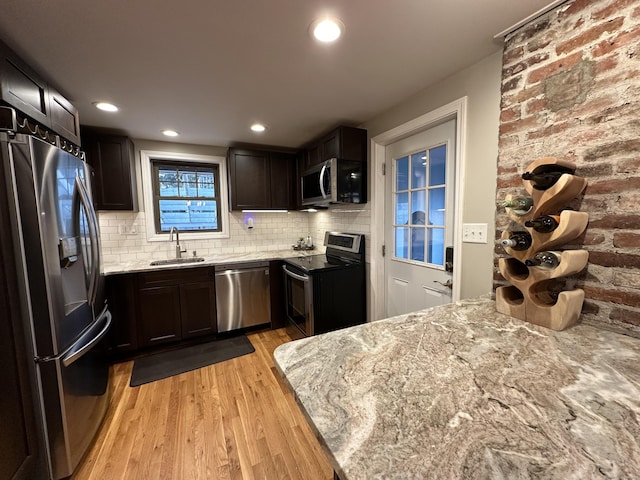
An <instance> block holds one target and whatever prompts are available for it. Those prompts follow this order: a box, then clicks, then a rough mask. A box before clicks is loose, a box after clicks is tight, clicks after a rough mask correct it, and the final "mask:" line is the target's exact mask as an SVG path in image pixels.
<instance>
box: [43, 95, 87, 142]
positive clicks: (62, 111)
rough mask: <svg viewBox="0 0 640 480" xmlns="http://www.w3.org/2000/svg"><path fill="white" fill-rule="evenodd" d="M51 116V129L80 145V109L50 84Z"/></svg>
mask: <svg viewBox="0 0 640 480" xmlns="http://www.w3.org/2000/svg"><path fill="white" fill-rule="evenodd" d="M49 116H50V117H51V130H53V131H54V132H56V133H57V134H59V135H60V136H61V137H64V138H66V139H67V140H69V141H71V142H72V143H75V144H76V145H80V116H79V115H78V110H77V109H76V108H75V107H74V106H73V105H72V104H71V102H69V100H67V99H66V98H64V97H63V96H62V95H60V93H58V92H57V91H56V90H54V89H53V88H51V86H49Z"/></svg>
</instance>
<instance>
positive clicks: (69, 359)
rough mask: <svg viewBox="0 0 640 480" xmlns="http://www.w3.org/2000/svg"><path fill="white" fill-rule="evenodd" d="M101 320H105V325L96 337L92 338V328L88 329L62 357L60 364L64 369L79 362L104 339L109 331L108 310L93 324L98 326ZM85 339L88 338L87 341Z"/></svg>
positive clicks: (109, 315) (109, 319)
mask: <svg viewBox="0 0 640 480" xmlns="http://www.w3.org/2000/svg"><path fill="white" fill-rule="evenodd" d="M103 318H105V320H104V321H105V325H104V327H103V328H102V330H100V332H98V334H97V335H95V336H92V333H93V331H94V328H91V329H89V330H88V331H87V332H86V333H85V334H84V335H82V336H81V337H80V338H79V339H78V341H77V342H76V343H75V344H74V345H73V346H72V347H71V348H70V349H69V350H68V351H67V352H66V353H65V355H64V356H63V357H62V364H63V365H64V366H65V367H68V366H69V365H71V364H72V363H74V362H75V361H77V360H79V359H80V358H82V356H83V355H85V354H86V353H87V352H88V351H89V350H91V349H92V348H93V347H94V346H95V345H96V344H97V343H98V342H99V341H100V340H102V339H103V338H104V336H105V335H106V334H107V332H108V331H109V328H111V312H110V311H109V310H106V311H105V312H104V314H103V315H101V316H100V318H99V319H98V320H96V322H95V324H96V325H99V324H100V323H101V322H102V321H103ZM87 337H90V338H88V339H87Z"/></svg>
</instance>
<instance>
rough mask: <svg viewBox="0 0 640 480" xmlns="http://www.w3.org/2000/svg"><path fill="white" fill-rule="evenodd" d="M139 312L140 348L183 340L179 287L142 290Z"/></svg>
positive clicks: (139, 299)
mask: <svg viewBox="0 0 640 480" xmlns="http://www.w3.org/2000/svg"><path fill="white" fill-rule="evenodd" d="M138 311H139V316H138V322H139V323H138V340H139V341H138V345H139V346H140V347H149V346H152V345H159V344H162V343H170V342H175V341H177V340H180V339H181V338H182V331H181V330H182V329H181V318H180V287H179V286H177V285H171V286H168V287H152V288H141V289H140V290H138Z"/></svg>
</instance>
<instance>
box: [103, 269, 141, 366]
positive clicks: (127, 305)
mask: <svg viewBox="0 0 640 480" xmlns="http://www.w3.org/2000/svg"><path fill="white" fill-rule="evenodd" d="M105 283H106V288H107V298H108V299H109V311H110V312H111V315H112V323H111V330H110V332H109V335H110V344H111V349H112V350H113V352H114V353H118V354H121V353H128V352H133V351H135V350H137V349H138V329H137V324H136V322H135V318H136V315H137V312H136V309H135V307H136V302H135V295H136V274H126V275H110V276H108V277H107V278H106V281H105Z"/></svg>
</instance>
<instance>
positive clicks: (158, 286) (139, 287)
mask: <svg viewBox="0 0 640 480" xmlns="http://www.w3.org/2000/svg"><path fill="white" fill-rule="evenodd" d="M214 279H215V277H214V268H213V267H196V268H185V269H173V270H172V269H168V270H157V271H152V272H142V273H131V274H122V275H111V276H109V277H107V292H108V296H109V309H110V310H111V313H112V315H113V327H112V333H111V346H112V349H113V353H114V354H115V355H116V356H117V355H121V354H131V353H135V352H136V351H137V350H139V349H142V348H147V347H153V346H155V345H163V344H169V343H174V342H179V341H181V340H188V339H191V338H194V337H200V336H204V335H211V334H215V333H216V331H217V328H216V325H217V323H216V303H215V302H216V295H215V282H214Z"/></svg>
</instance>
